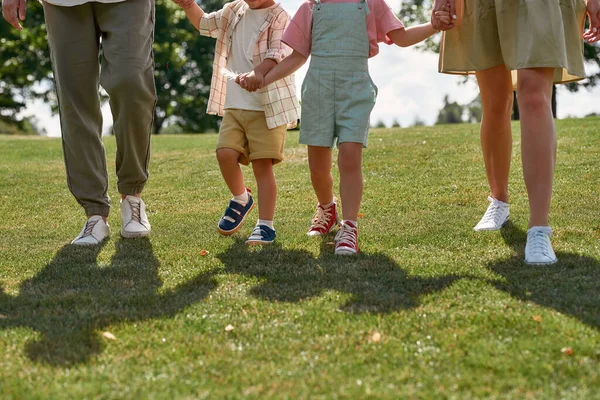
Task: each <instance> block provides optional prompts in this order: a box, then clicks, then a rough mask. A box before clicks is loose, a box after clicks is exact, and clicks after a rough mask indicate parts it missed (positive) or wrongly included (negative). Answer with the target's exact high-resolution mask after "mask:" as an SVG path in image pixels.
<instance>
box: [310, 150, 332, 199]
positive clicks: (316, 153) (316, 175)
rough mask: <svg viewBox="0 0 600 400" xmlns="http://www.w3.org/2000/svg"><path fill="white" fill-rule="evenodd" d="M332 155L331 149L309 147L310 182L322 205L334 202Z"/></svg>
mask: <svg viewBox="0 0 600 400" xmlns="http://www.w3.org/2000/svg"><path fill="white" fill-rule="evenodd" d="M331 162H332V155H331V149H330V148H329V147H321V146H308V167H309V169H310V181H311V182H312V185H313V189H314V190H315V194H316V195H317V200H318V201H319V203H320V204H322V205H326V204H329V203H331V202H332V201H333V177H332V176H331Z"/></svg>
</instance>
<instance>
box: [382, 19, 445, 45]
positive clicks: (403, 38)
mask: <svg viewBox="0 0 600 400" xmlns="http://www.w3.org/2000/svg"><path fill="white" fill-rule="evenodd" d="M435 33H437V30H436V29H435V28H434V27H433V25H432V24H431V22H428V23H426V24H421V25H416V26H411V27H409V28H402V29H395V30H393V31H390V32H388V34H387V35H388V37H389V38H390V39H391V40H392V42H393V43H394V44H395V45H397V46H400V47H408V46H412V45H413V44H417V43H420V42H422V41H423V40H425V39H427V38H428V37H429V36H431V35H433V34H435Z"/></svg>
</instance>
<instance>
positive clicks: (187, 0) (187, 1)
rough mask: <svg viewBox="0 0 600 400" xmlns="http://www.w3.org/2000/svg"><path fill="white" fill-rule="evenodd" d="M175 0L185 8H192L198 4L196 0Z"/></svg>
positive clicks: (174, 0)
mask: <svg viewBox="0 0 600 400" xmlns="http://www.w3.org/2000/svg"><path fill="white" fill-rule="evenodd" d="M173 2H174V3H175V4H177V5H178V6H179V7H181V8H182V9H184V10H187V9H188V8H191V7H193V6H194V4H196V1H195V0H173Z"/></svg>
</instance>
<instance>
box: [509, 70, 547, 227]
mask: <svg viewBox="0 0 600 400" xmlns="http://www.w3.org/2000/svg"><path fill="white" fill-rule="evenodd" d="M552 79H553V69H552V68H532V69H522V70H519V71H518V88H517V97H518V100H519V109H520V114H521V143H522V144H521V156H522V159H523V175H524V177H525V185H526V186H527V195H528V197H529V213H530V214H529V227H532V226H547V225H548V214H549V213H550V198H551V196H552V180H553V179H554V164H555V161H556V130H555V128H554V119H553V117H552V106H551V100H552Z"/></svg>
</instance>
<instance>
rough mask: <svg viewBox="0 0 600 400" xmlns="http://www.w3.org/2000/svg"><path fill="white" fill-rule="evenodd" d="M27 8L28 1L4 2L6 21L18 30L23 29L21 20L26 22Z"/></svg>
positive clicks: (9, 0)
mask: <svg viewBox="0 0 600 400" xmlns="http://www.w3.org/2000/svg"><path fill="white" fill-rule="evenodd" d="M26 8H27V5H26V0H2V15H3V16H4V19H5V20H6V21H7V22H8V23H9V24H11V25H12V26H14V27H15V28H17V29H18V30H21V29H23V27H22V26H21V24H20V23H19V19H20V20H21V21H25V13H26Z"/></svg>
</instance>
